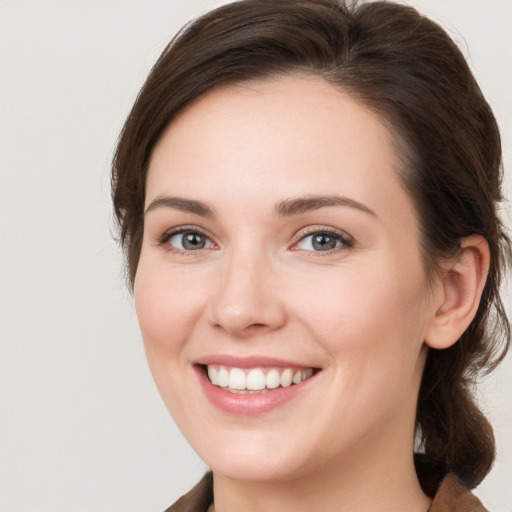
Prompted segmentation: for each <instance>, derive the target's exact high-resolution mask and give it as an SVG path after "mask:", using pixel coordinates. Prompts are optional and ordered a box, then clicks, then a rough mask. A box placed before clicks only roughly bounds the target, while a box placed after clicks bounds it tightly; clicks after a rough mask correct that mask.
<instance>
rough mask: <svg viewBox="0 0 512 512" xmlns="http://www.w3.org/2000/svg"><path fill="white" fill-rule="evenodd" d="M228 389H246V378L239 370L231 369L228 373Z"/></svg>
mask: <svg viewBox="0 0 512 512" xmlns="http://www.w3.org/2000/svg"><path fill="white" fill-rule="evenodd" d="M228 387H229V388H230V389H246V388H247V386H246V378H245V373H244V371H243V370H241V369H240V368H231V371H230V372H229V384H228Z"/></svg>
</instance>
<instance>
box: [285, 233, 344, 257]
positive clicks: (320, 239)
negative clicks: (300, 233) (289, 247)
mask: <svg viewBox="0 0 512 512" xmlns="http://www.w3.org/2000/svg"><path fill="white" fill-rule="evenodd" d="M352 245H353V242H352V240H351V239H350V238H348V237H347V236H344V235H342V234H341V233H337V232H331V231H315V232H314V233H310V234H308V235H306V236H304V237H302V238H301V239H300V240H299V241H298V242H297V244H296V245H295V247H296V248H297V249H299V250H302V251H314V252H327V251H333V250H336V249H340V248H342V247H346V248H350V247H352Z"/></svg>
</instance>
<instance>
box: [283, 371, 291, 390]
mask: <svg viewBox="0 0 512 512" xmlns="http://www.w3.org/2000/svg"><path fill="white" fill-rule="evenodd" d="M292 380H293V371H292V370H291V369H290V368H286V370H285V371H284V372H283V373H282V374H281V386H283V388H287V387H288V386H291V385H292Z"/></svg>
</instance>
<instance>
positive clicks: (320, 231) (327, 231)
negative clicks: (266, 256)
mask: <svg viewBox="0 0 512 512" xmlns="http://www.w3.org/2000/svg"><path fill="white" fill-rule="evenodd" d="M184 233H189V234H194V235H200V236H204V237H205V238H206V239H207V240H208V241H209V242H210V243H211V244H212V245H213V246H215V243H214V242H213V241H212V240H211V238H210V237H209V236H208V235H207V234H206V233H204V232H203V231H201V230H200V229H197V228H196V227H187V226H182V227H180V228H176V229H172V230H170V231H166V232H165V233H163V234H162V235H161V236H160V237H159V238H158V239H157V245H159V246H162V247H163V248H164V249H165V250H166V251H168V252H174V253H177V254H181V255H185V256H193V255H194V253H200V252H201V251H202V250H203V249H204V248H201V249H196V250H187V249H183V250H182V249H178V248H176V247H173V246H171V245H170V244H169V240H171V238H172V237H174V236H177V235H180V234H184ZM313 235H326V236H328V237H332V238H334V239H336V241H339V242H340V243H341V246H340V247H335V248H333V249H329V250H326V251H313V250H307V249H297V248H296V246H297V245H298V244H299V243H300V242H302V241H304V240H306V239H307V238H308V237H310V236H313ZM352 247H354V239H353V238H352V237H350V236H348V235H347V234H346V233H344V232H343V231H338V230H336V229H332V228H321V227H311V228H309V229H308V230H307V231H306V232H305V233H302V234H301V236H300V238H299V239H298V240H297V241H295V242H294V243H293V245H292V247H291V250H292V251H301V250H303V251H306V252H310V253H312V254H314V255H315V256H320V257H321V256H328V255H331V254H333V253H336V252H338V251H344V250H345V251H346V250H349V249H351V248H352ZM207 249H210V248H207Z"/></svg>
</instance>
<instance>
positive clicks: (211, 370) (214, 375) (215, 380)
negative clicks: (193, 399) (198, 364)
mask: <svg viewBox="0 0 512 512" xmlns="http://www.w3.org/2000/svg"><path fill="white" fill-rule="evenodd" d="M208 378H209V379H210V382H211V383H212V384H215V385H218V384H219V371H218V370H217V368H215V366H211V365H210V366H208Z"/></svg>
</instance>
